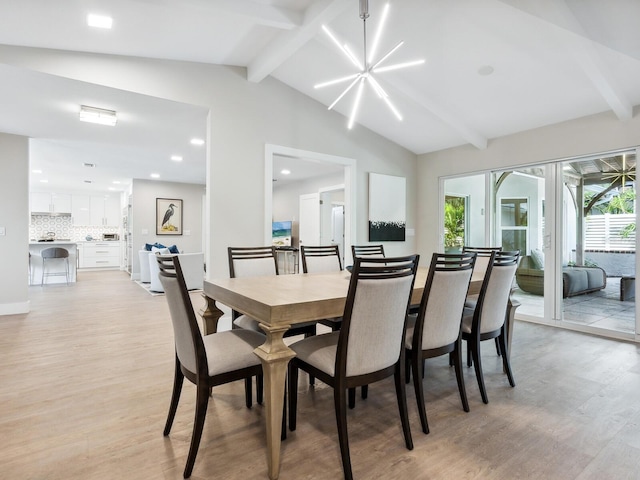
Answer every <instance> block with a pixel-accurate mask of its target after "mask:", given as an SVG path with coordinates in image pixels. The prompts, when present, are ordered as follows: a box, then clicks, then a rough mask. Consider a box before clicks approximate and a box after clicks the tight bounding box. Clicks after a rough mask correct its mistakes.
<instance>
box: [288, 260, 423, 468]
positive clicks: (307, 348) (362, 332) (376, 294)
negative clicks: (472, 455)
mask: <svg viewBox="0 0 640 480" xmlns="http://www.w3.org/2000/svg"><path fill="white" fill-rule="evenodd" d="M418 260H419V256H418V255H411V256H406V257H397V258H387V259H367V260H366V261H364V260H363V259H361V258H358V257H356V258H355V259H354V264H353V270H352V273H351V278H350V283H349V291H348V294H347V299H346V304H345V308H344V314H343V316H342V318H343V320H342V327H341V328H340V331H338V332H332V333H327V334H325V335H318V336H315V337H310V338H306V339H304V340H300V341H299V342H296V343H294V344H293V345H291V349H292V350H293V351H294V352H295V353H296V357H294V358H292V359H291V362H290V363H289V428H290V430H292V431H293V430H295V429H296V415H297V398H298V369H302V370H304V371H306V372H308V373H309V374H312V375H314V376H315V377H317V378H319V379H320V380H321V381H323V382H324V383H326V384H327V385H329V386H331V387H332V388H333V397H334V405H335V410H336V423H337V427H338V438H339V443H340V452H341V456H342V467H343V472H344V477H345V479H347V480H350V479H351V478H353V473H352V469H351V459H350V454H349V439H348V435H347V401H346V400H347V398H346V393H347V389H350V388H355V387H358V386H361V385H368V384H370V383H373V382H377V381H379V380H382V379H384V378H387V377H389V376H391V375H393V376H394V379H395V388H396V396H397V401H398V409H399V411H400V420H401V424H402V430H403V433H404V440H405V444H406V447H407V448H408V449H409V450H411V449H413V441H412V439H411V430H410V427H409V421H408V417H407V399H406V394H405V388H404V348H403V347H404V345H403V343H404V336H405V326H406V322H405V319H406V316H407V311H408V309H409V301H410V298H411V292H412V290H413V284H414V281H415V275H416V270H417V267H418Z"/></svg>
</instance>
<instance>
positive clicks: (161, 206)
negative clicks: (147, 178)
mask: <svg viewBox="0 0 640 480" xmlns="http://www.w3.org/2000/svg"><path fill="white" fill-rule="evenodd" d="M156 235H182V200H180V199H177V198H156Z"/></svg>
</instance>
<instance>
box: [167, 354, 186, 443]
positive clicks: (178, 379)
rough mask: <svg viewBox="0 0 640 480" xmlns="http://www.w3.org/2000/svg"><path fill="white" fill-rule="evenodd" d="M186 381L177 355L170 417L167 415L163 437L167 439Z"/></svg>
mask: <svg viewBox="0 0 640 480" xmlns="http://www.w3.org/2000/svg"><path fill="white" fill-rule="evenodd" d="M183 381H184V375H183V373H182V370H180V361H179V360H178V356H177V355H176V371H175V374H174V376H173V393H172V394H171V403H170V404H169V415H167V423H165V425H164V432H163V435H164V436H165V437H166V436H167V435H169V432H170V431H171V426H172V425H173V419H174V418H175V416H176V411H177V410H178V402H179V401H180V393H181V392H182V383H183Z"/></svg>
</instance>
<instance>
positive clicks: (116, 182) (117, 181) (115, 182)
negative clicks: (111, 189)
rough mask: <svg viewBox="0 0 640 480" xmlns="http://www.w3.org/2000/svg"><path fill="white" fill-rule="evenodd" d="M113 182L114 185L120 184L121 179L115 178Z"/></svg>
mask: <svg viewBox="0 0 640 480" xmlns="http://www.w3.org/2000/svg"><path fill="white" fill-rule="evenodd" d="M112 183H113V184H114V185H120V180H114V181H113V182H112Z"/></svg>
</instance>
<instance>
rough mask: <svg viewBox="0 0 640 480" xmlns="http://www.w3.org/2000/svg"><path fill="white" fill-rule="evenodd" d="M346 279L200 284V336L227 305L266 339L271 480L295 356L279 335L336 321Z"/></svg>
mask: <svg viewBox="0 0 640 480" xmlns="http://www.w3.org/2000/svg"><path fill="white" fill-rule="evenodd" d="M428 271H429V269H428V268H427V267H420V268H418V272H417V275H416V281H415V286H414V289H413V293H412V297H411V304H412V305H417V304H419V303H420V299H421V297H422V293H423V290H424V286H425V284H426V279H427V274H428ZM483 278H484V272H474V274H473V276H472V279H471V284H470V286H469V293H470V294H474V293H478V292H479V291H480V287H481V285H482V280H483ZM349 279H350V274H349V273H348V272H347V271H341V272H333V273H321V274H295V275H277V276H275V275H274V276H269V277H243V278H220V279H213V280H207V281H205V282H204V293H203V296H204V297H205V300H206V305H205V308H204V309H202V310H201V311H200V315H201V316H202V318H203V321H204V334H205V335H207V334H211V333H215V332H216V331H217V328H218V321H219V319H220V317H221V316H222V315H223V312H222V311H221V310H220V309H219V308H218V306H217V303H221V304H223V305H226V306H228V307H230V308H232V309H234V310H236V311H238V312H240V313H243V314H245V315H249V316H250V317H252V318H255V319H256V320H258V321H259V322H260V327H261V328H262V329H263V330H264V332H265V334H266V340H265V342H264V344H263V345H261V346H260V347H258V348H257V349H256V350H255V354H256V355H257V356H258V357H259V358H260V360H261V361H262V367H263V373H264V406H265V413H266V415H265V418H266V436H267V466H268V476H269V478H270V479H276V478H278V475H279V473H280V446H281V445H280V442H281V438H280V435H281V428H282V413H283V402H284V389H285V377H286V372H287V364H288V363H289V360H291V358H292V357H294V356H295V353H294V352H293V350H291V349H290V348H289V347H288V346H287V345H286V344H285V343H284V341H283V335H284V333H285V332H286V331H287V330H288V329H289V328H290V327H291V325H295V324H297V323H303V322H309V321H313V320H322V319H325V318H333V317H341V316H342V314H343V312H344V307H345V302H346V297H347V291H348V288H349Z"/></svg>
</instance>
